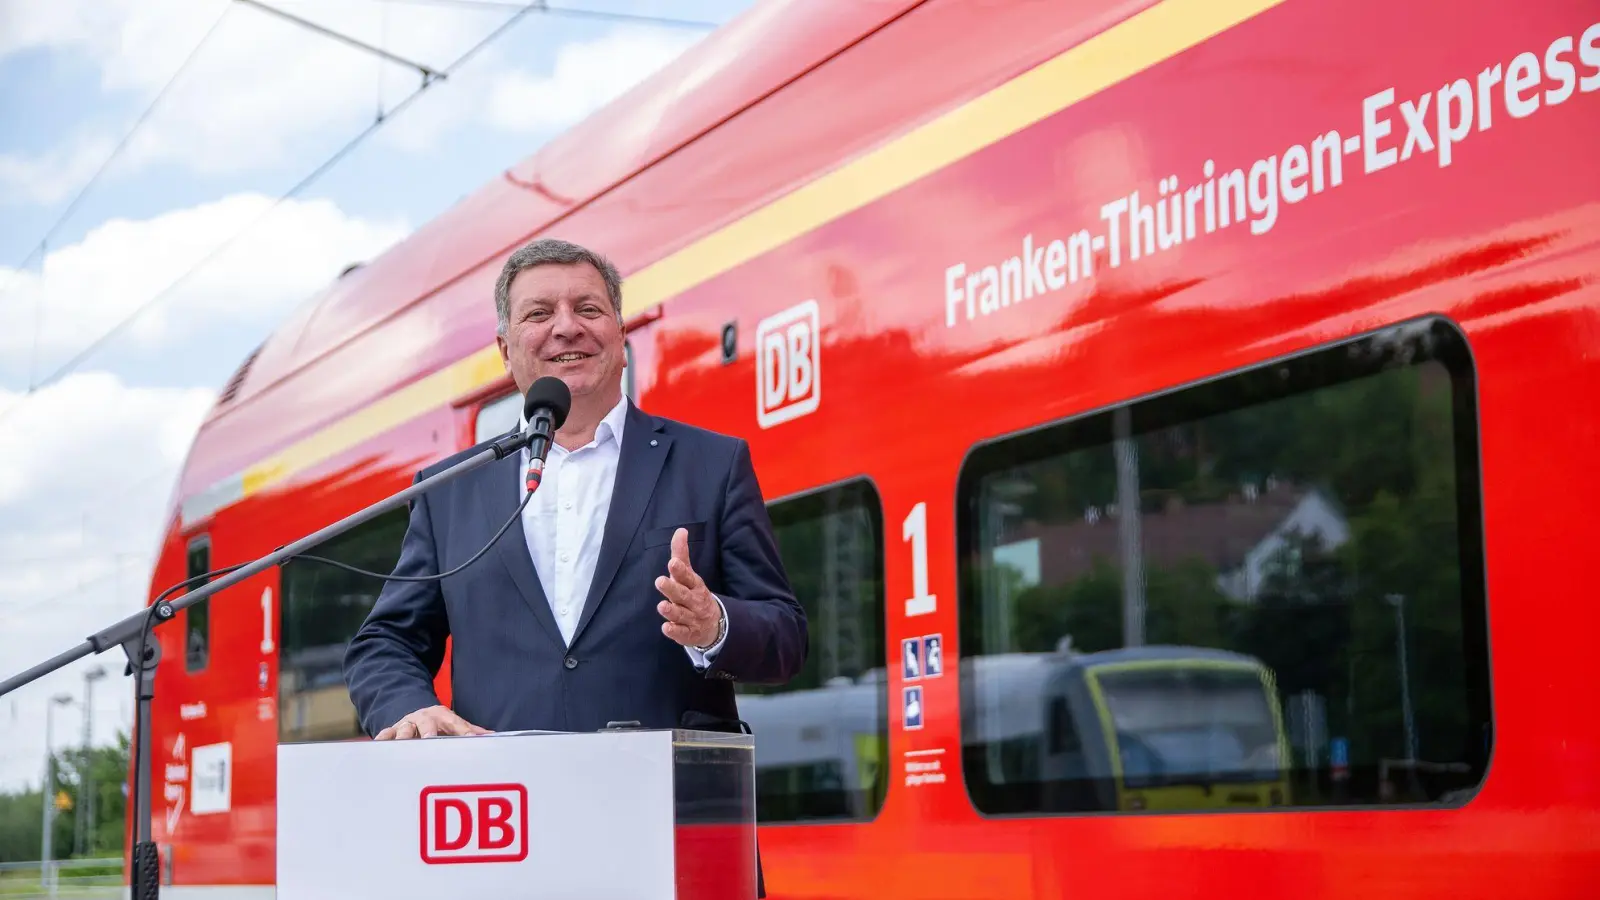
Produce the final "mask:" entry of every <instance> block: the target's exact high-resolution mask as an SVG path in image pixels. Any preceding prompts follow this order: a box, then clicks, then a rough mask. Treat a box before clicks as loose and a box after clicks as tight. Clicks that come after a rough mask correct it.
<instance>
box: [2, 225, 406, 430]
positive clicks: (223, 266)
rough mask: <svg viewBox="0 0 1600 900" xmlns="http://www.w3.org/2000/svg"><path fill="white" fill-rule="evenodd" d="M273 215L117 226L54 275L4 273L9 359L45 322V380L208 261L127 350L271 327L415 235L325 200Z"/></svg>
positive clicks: (27, 347)
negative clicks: (214, 330) (210, 331)
mask: <svg viewBox="0 0 1600 900" xmlns="http://www.w3.org/2000/svg"><path fill="white" fill-rule="evenodd" d="M271 205H272V200H271V199H270V198H268V197H264V196H261V195H259V194H238V195H234V196H231V197H227V198H224V199H222V200H218V201H215V202H212V203H206V204H202V205H200V206H194V207H190V208H188V209H180V210H175V211H172V212H167V213H163V214H161V215H159V216H156V217H155V218H151V219H145V220H138V221H134V220H128V219H112V220H110V221H107V222H105V223H103V224H101V225H99V226H98V227H96V228H95V229H94V230H92V231H90V232H89V233H88V234H87V235H86V236H85V237H84V239H83V240H82V241H80V242H79V243H77V244H73V245H70V246H66V247H62V248H61V249H59V250H56V251H54V252H52V253H50V254H49V255H48V256H47V257H46V258H45V260H44V265H43V267H42V271H40V270H35V269H28V270H25V271H17V270H10V269H0V284H11V285H12V289H11V290H10V291H8V292H7V293H6V295H5V297H4V302H3V303H0V358H10V359H19V358H26V355H27V354H29V353H30V352H31V351H32V347H33V342H34V336H35V330H36V324H37V327H38V337H39V353H40V360H41V362H42V364H41V366H40V368H41V370H44V369H46V367H48V366H50V365H51V364H52V363H57V362H60V361H62V360H63V359H64V358H65V357H66V356H68V355H70V354H72V353H75V352H77V351H80V350H82V349H83V348H85V347H87V346H88V345H89V344H90V343H91V342H93V341H94V340H95V339H97V338H98V337H100V336H101V335H103V334H105V333H106V332H107V331H108V330H109V329H110V328H112V327H113V326H115V325H116V324H117V323H119V322H121V321H123V320H124V319H125V318H127V317H128V316H129V315H130V314H131V313H132V312H133V311H134V310H135V309H137V308H139V307H141V306H143V305H144V304H145V303H146V302H147V301H149V300H150V299H151V298H152V297H155V296H157V295H158V294H160V293H161V292H162V291H163V289H165V288H166V287H167V286H168V285H171V284H172V283H173V282H175V281H178V280H179V279H180V278H181V277H182V276H184V274H185V273H186V272H187V271H189V270H190V269H191V268H192V267H193V266H194V265H195V264H196V263H200V262H201V261H202V260H204V263H203V264H202V265H201V266H200V268H199V269H198V270H196V271H195V273H194V274H193V275H192V276H189V277H188V278H185V279H183V281H182V282H181V283H179V284H178V286H177V287H176V288H174V289H173V290H172V291H171V293H170V294H169V295H166V296H164V297H163V299H162V300H161V301H160V302H159V303H157V304H156V305H155V306H153V307H152V308H151V309H150V310H149V311H148V312H146V313H144V314H143V315H141V316H140V317H139V318H138V319H136V320H135V321H134V323H133V324H132V325H130V326H129V327H128V329H127V331H126V332H124V334H123V336H121V337H120V338H119V340H132V341H136V342H138V343H139V344H141V345H143V346H145V347H155V346H165V345H168V344H170V343H172V342H174V341H178V340H181V339H183V338H186V337H193V336H194V335H196V334H199V333H201V331H202V330H203V329H205V328H207V327H212V326H216V325H218V324H220V323H223V322H226V323H228V325H229V327H232V328H250V327H256V328H261V329H265V328H266V327H268V326H269V325H270V324H272V323H274V322H276V321H277V320H279V319H280V318H281V317H282V315H283V314H285V313H286V312H288V311H289V310H290V309H292V308H293V307H295V306H296V305H298V304H300V303H301V302H303V301H304V300H305V299H306V297H307V296H309V295H311V294H312V293H314V292H315V291H317V290H319V289H321V288H322V287H323V286H325V285H326V284H328V283H329V282H330V281H332V280H333V279H334V278H335V277H337V276H338V274H339V272H340V271H341V270H342V269H343V268H344V267H345V266H346V265H348V264H350V263H352V262H358V261H366V260H369V259H371V258H372V257H374V256H376V255H377V254H378V253H379V252H381V251H382V250H384V249H386V248H388V247H389V246H390V245H392V244H394V243H395V242H396V241H397V240H399V239H400V238H401V237H403V236H404V235H405V234H406V233H407V232H408V230H409V229H408V227H407V226H406V225H405V224H404V223H400V222H372V221H366V220H363V219H358V218H353V217H351V216H347V215H345V214H344V213H343V212H341V211H340V210H339V208H338V207H337V206H335V205H334V204H332V203H331V202H329V201H325V200H309V201H301V200H290V201H285V202H284V203H283V204H281V205H280V206H278V208H276V209H270V208H271ZM269 209H270V212H269V211H268V210H269ZM263 213H265V217H264V218H263V217H262V216H263ZM251 223H254V224H253V225H252V224H251ZM247 226H249V228H250V230H249V231H248V232H246V233H244V235H243V236H242V237H240V238H239V239H238V240H236V241H234V242H233V243H232V244H231V245H229V246H228V247H227V248H226V249H224V250H222V251H221V252H220V253H217V254H216V255H215V256H214V257H211V258H209V259H207V257H208V256H209V255H210V254H211V253H212V252H213V251H215V249H216V248H217V247H218V246H220V245H222V244H223V243H224V242H225V241H227V240H228V239H229V238H230V237H232V236H233V235H234V234H235V233H238V232H239V231H240V229H243V228H245V227H247ZM41 309H42V310H43V321H42V323H41V322H38V317H39V311H40V310H41ZM30 402H31V401H30ZM10 428H11V426H10V424H9V423H8V424H7V430H10Z"/></svg>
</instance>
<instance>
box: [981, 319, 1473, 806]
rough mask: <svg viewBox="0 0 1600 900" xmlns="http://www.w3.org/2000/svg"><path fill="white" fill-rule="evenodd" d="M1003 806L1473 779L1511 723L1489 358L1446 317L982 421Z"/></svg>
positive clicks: (1416, 787)
mask: <svg viewBox="0 0 1600 900" xmlns="http://www.w3.org/2000/svg"><path fill="white" fill-rule="evenodd" d="M957 515H958V526H957V527H958V538H959V542H960V548H961V549H960V554H961V555H960V574H961V604H960V607H961V622H960V628H961V632H960V633H961V656H962V661H961V676H962V677H961V723H962V734H963V738H962V741H963V745H962V771H963V774H964V776H965V782H966V785H967V790H968V792H969V794H970V796H971V798H972V801H973V803H974V804H975V805H976V807H977V808H978V809H979V810H980V811H982V812H984V813H990V814H1017V813H1023V814H1040V813H1071V812H1095V811H1137V810H1149V811H1167V812H1175V811H1201V810H1230V811H1234V810H1243V809H1252V808H1284V807H1321V806H1374V805H1411V804H1459V803H1463V802H1465V800H1466V799H1467V798H1468V797H1469V796H1470V795H1471V794H1472V793H1473V792H1474V791H1475V790H1476V788H1477V786H1478V785H1479V783H1480V782H1481V780H1482V778H1483V775H1484V771H1485V767H1486V766H1487V764H1488V759H1489V751H1490V744H1491V721H1490V710H1489V670H1488V649H1487V640H1488V637H1487V621H1486V598H1485V594H1484V562H1483V553H1482V536H1481V521H1482V520H1481V512H1480V498H1479V474H1478V452H1477V422H1476V414H1475V386H1474V375H1473V370H1472V364H1471V360H1470V357H1469V352H1468V348H1467V346H1466V344H1465V342H1464V340H1463V339H1462V337H1461V335H1460V334H1459V333H1458V332H1457V331H1456V330H1455V329H1454V328H1453V327H1452V326H1451V325H1450V324H1448V323H1446V322H1444V321H1442V320H1437V319H1429V320H1425V321H1422V322H1419V323H1408V324H1405V325H1402V326H1396V327H1393V328H1390V329H1387V330H1384V331H1381V332H1379V333H1376V334H1373V335H1370V336H1367V337H1364V338H1361V339H1358V340H1353V341H1350V342H1347V343H1342V344H1339V345H1336V346H1331V347H1328V348H1326V349H1320V350H1317V351H1314V352H1309V353H1305V354H1301V355H1298V356H1295V357H1293V358H1289V359H1285V360H1282V361H1279V362H1275V363H1272V364H1270V365H1264V366H1261V367H1258V368H1254V369H1251V370H1248V371H1244V372H1241V373H1238V374H1233V375H1229V376H1225V377H1219V378H1216V379H1214V380H1211V381H1208V382H1205V383H1202V384H1198V385H1195V386H1192V387H1187V388H1183V389H1180V390H1176V391H1173V392H1171V393H1167V394H1163V395H1160V396H1156V397H1152V398H1149V399H1146V400H1141V401H1138V402H1135V403H1132V404H1129V405H1127V406H1123V407H1120V408H1117V409H1113V410H1109V411H1106V412H1101V413H1097V414H1093V415H1089V416H1086V417H1084V418H1080V419H1075V420H1072V421H1067V422H1063V423H1060V424H1056V425H1052V426H1049V427H1046V428H1041V429H1038V430H1034V431H1030V432H1027V433H1024V434H1019V435H1015V436H1012V437H1008V438H1006V439H1003V440H999V441H995V442H993V443H989V444H987V445H985V446H982V447H979V448H976V449H975V450H974V452H973V453H972V455H971V456H970V458H969V460H968V462H967V463H966V465H965V467H964V469H963V471H962V474H961V477H960V485H959V509H958V514H957Z"/></svg>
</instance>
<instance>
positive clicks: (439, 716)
mask: <svg viewBox="0 0 1600 900" xmlns="http://www.w3.org/2000/svg"><path fill="white" fill-rule="evenodd" d="M441 734H461V735H465V734H494V732H492V731H490V730H489V729H487V728H480V727H479V726H477V725H474V724H472V723H471V722H468V721H467V720H466V719H463V718H461V717H460V716H458V715H456V714H455V712H453V711H452V710H451V709H449V708H448V707H444V706H430V707H428V708H427V709H419V710H417V711H416V712H414V713H412V714H411V715H409V716H406V717H405V718H403V719H401V720H400V721H398V722H396V723H394V724H393V725H390V726H389V727H388V728H385V729H384V730H382V731H380V732H378V735H377V737H375V738H373V740H377V741H404V740H408V739H410V738H428V737H437V736H439V735H441Z"/></svg>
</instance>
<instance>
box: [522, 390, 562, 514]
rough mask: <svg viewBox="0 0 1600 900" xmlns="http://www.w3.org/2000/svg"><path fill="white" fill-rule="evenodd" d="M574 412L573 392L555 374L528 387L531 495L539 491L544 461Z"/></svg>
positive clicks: (524, 411)
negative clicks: (569, 415)
mask: <svg viewBox="0 0 1600 900" xmlns="http://www.w3.org/2000/svg"><path fill="white" fill-rule="evenodd" d="M571 410H572V390H571V389H570V388H568V387H567V383H566V382H564V381H562V380H561V379H559V378H556V377H555V376H553V375H546V376H545V377H543V378H541V379H539V380H538V381H535V382H534V383H533V384H532V385H531V386H530V387H529V388H528V395H527V399H526V400H524V401H523V403H522V414H523V416H524V417H525V418H526V419H527V420H528V431H529V432H531V437H530V438H529V440H528V477H527V481H526V484H527V486H528V493H529V494H532V493H533V492H534V491H536V490H538V489H539V480H540V479H541V478H542V477H543V476H544V458H545V455H546V454H548V453H549V452H550V443H551V441H553V440H555V433H556V432H557V431H559V430H560V429H561V425H562V424H563V423H564V422H566V421H567V413H568V412H570V411H571Z"/></svg>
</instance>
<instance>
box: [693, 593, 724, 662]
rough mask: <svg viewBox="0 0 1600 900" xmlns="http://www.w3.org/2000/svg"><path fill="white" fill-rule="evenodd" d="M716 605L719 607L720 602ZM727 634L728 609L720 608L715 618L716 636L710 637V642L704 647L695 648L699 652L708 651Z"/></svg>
mask: <svg viewBox="0 0 1600 900" xmlns="http://www.w3.org/2000/svg"><path fill="white" fill-rule="evenodd" d="M717 605H718V606H719V607H720V606H721V605H722V604H721V603H718V604H717ZM727 634H728V611H727V610H726V609H723V610H722V615H721V616H720V617H719V618H718V619H717V636H716V637H714V638H712V639H711V643H709V644H707V645H705V646H704V647H695V649H696V650H699V651H700V652H701V653H709V652H710V651H711V648H712V647H715V646H716V645H717V642H718V641H720V640H722V639H723V637H725V636H726V635H727Z"/></svg>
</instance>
